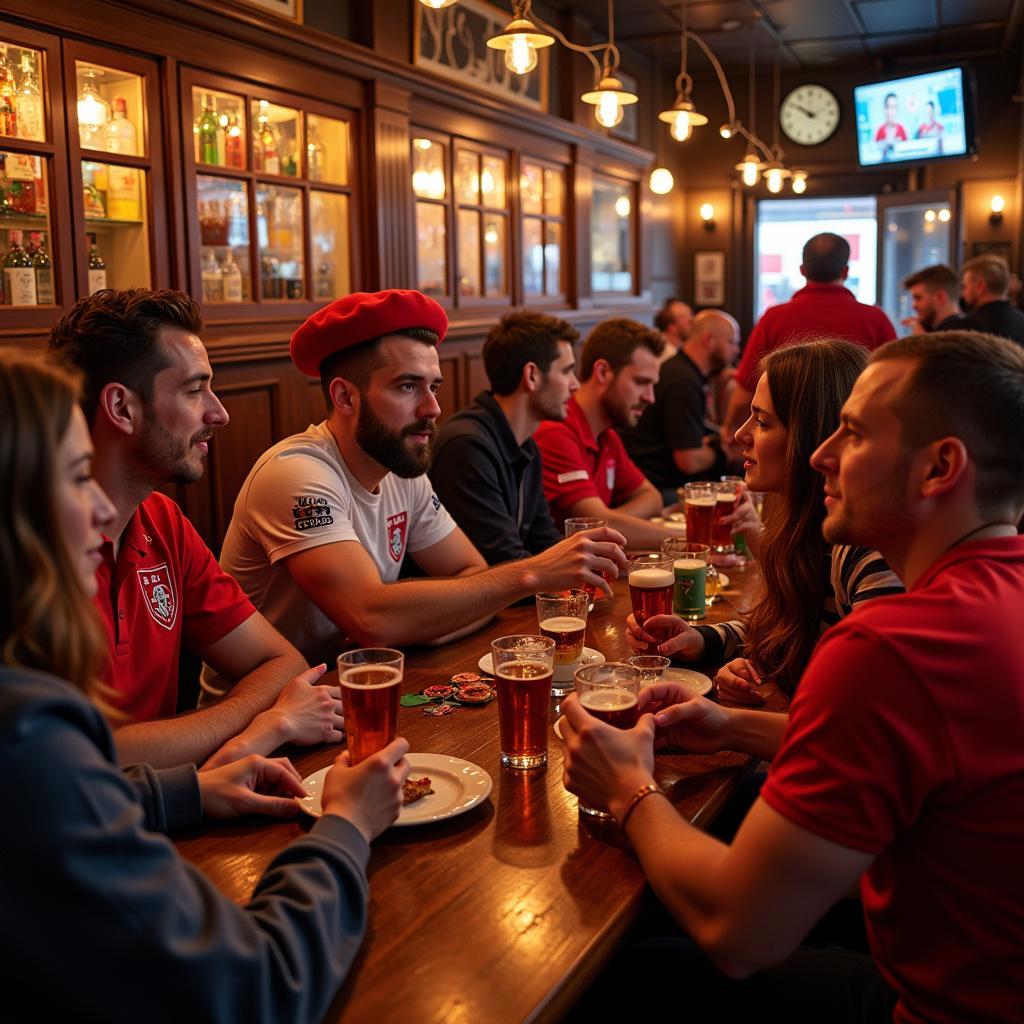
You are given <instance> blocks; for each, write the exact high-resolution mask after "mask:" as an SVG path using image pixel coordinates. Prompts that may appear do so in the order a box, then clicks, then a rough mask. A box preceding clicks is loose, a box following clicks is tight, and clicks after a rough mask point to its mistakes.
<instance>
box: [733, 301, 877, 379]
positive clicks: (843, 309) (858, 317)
mask: <svg viewBox="0 0 1024 1024" xmlns="http://www.w3.org/2000/svg"><path fill="white" fill-rule="evenodd" d="M895 337H896V331H895V330H894V329H893V326H892V324H891V323H890V322H889V318H888V317H887V316H886V315H885V314H884V313H883V312H882V311H881V310H880V309H879V308H878V307H877V306H868V305H865V304H864V303H863V302H858V301H857V299H856V298H855V297H854V294H853V292H851V291H850V290H849V289H848V288H844V287H843V286H842V285H841V284H818V283H817V282H816V281H808V282H807V284H806V285H805V286H804V287H803V288H801V289H800V290H799V291H798V292H795V293H794V295H793V297H792V298H791V299H790V300H789V302H783V303H780V304H779V305H778V306H772V308H771V309H768V310H765V312H764V315H763V316H762V317H761V319H760V320H758V322H757V324H756V325H755V327H754V329H753V330H752V331H751V332H750V337H749V338H748V339H747V345H746V348H744V350H743V358H742V359H741V360H740V366H739V369H738V370H737V371H736V380H737V382H738V383H739V385H740V386H741V387H743V388H745V389H746V390H747V391H750V392H753V390H754V388H755V387H757V378H758V377H759V376H760V374H759V371H758V366H759V364H760V362H761V357H762V356H763V355H765V354H766V353H768V352H772V351H774V350H775V349H777V348H780V347H781V346H782V345H786V344H789V343H790V342H794V341H813V340H815V339H816V338H845V339H846V340H847V341H854V342H857V343H858V344H860V345H863V346H864V347H865V348H867V349H874V348H878V346H879V345H884V344H885V342H887V341H892V339H893V338H895Z"/></svg>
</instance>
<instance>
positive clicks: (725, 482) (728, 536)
mask: <svg viewBox="0 0 1024 1024" xmlns="http://www.w3.org/2000/svg"><path fill="white" fill-rule="evenodd" d="M742 484H743V481H742V480H741V479H740V478H739V477H738V476H723V477H722V481H721V483H717V484H715V485H714V488H715V518H714V520H713V522H712V523H711V550H712V551H714V552H715V554H718V555H731V554H733V552H734V551H735V550H736V544H735V542H734V540H733V536H732V524H731V523H723V522H722V521H721V520H722V518H723V517H724V516H729V515H732V513H733V512H735V511H736V502H737V501H738V500H739V496H740V494H741V493H742V490H743V487H742Z"/></svg>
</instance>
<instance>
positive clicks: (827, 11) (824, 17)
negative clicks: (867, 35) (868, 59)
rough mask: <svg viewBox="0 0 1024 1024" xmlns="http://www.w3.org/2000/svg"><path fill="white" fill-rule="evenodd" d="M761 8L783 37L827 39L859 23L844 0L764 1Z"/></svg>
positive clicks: (848, 31) (848, 32)
mask: <svg viewBox="0 0 1024 1024" xmlns="http://www.w3.org/2000/svg"><path fill="white" fill-rule="evenodd" d="M762 8H763V10H764V12H765V14H766V15H767V16H768V18H769V19H770V20H771V22H772V24H773V25H775V26H776V28H778V30H779V34H780V35H781V36H782V38H783V39H786V40H789V39H830V38H833V37H842V36H848V35H853V34H854V33H856V32H857V31H858V26H857V25H855V24H854V23H853V19H852V18H851V17H850V15H849V14H848V13H847V8H846V4H845V3H844V2H843V0H767V2H765V3H764V4H763V5H762Z"/></svg>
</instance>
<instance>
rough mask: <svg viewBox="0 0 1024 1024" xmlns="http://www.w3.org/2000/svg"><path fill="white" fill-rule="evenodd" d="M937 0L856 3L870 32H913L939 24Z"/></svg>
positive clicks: (877, 0) (888, 0) (865, 26)
mask: <svg viewBox="0 0 1024 1024" xmlns="http://www.w3.org/2000/svg"><path fill="white" fill-rule="evenodd" d="M936 6H937V5H936V2H935V0H869V2H866V3H858V4H857V5H856V10H857V14H858V15H860V20H861V21H862V22H863V23H864V29H865V31H866V32H868V33H875V32H912V31H913V30H914V29H924V28H932V27H937V26H938V21H937V12H936Z"/></svg>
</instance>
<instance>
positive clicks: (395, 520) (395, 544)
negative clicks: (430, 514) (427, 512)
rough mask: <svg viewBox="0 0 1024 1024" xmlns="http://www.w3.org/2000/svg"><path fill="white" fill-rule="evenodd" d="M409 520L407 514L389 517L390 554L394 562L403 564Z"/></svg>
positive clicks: (397, 513) (399, 513)
mask: <svg viewBox="0 0 1024 1024" xmlns="http://www.w3.org/2000/svg"><path fill="white" fill-rule="evenodd" d="M408 519H409V517H408V515H406V513H405V512H396V513H395V515H393V516H388V554H389V555H390V556H391V560H392V561H393V562H401V561H402V555H404V554H405V527H406V523H407V522H408Z"/></svg>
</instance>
